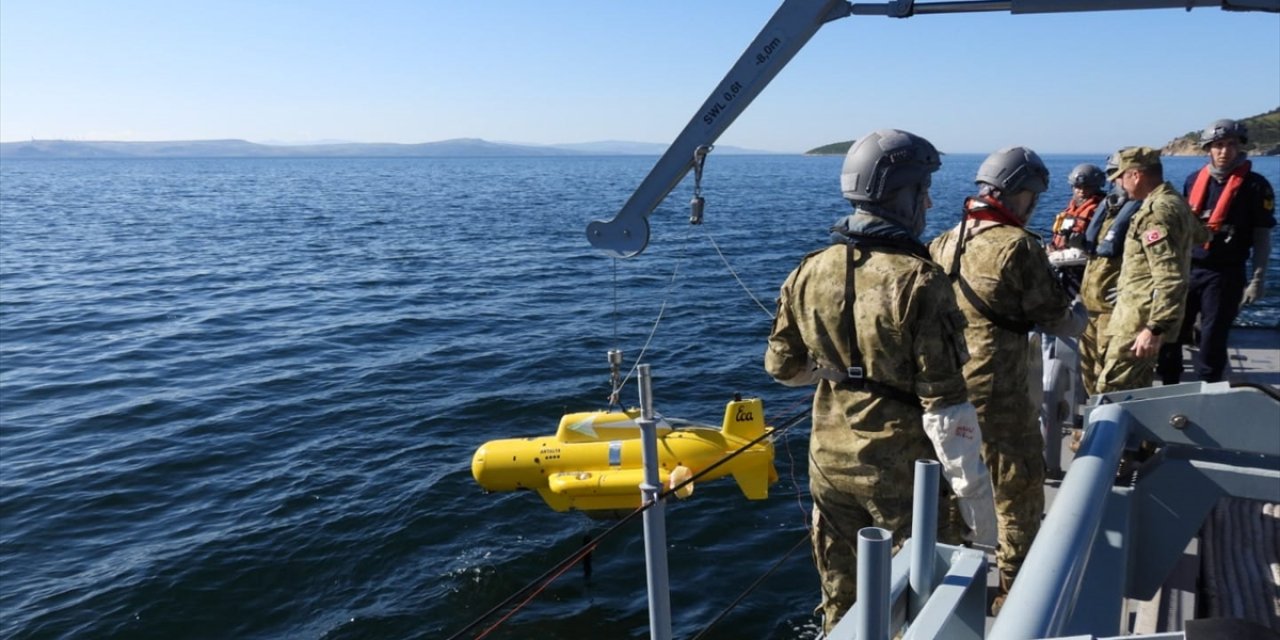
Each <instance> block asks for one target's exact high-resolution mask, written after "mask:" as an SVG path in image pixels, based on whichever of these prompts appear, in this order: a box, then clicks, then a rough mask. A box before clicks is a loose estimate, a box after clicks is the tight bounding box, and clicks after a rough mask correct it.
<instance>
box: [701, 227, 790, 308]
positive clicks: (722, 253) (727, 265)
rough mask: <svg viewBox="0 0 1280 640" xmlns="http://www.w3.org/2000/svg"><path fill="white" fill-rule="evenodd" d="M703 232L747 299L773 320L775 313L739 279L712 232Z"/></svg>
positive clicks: (705, 230) (705, 229)
mask: <svg viewBox="0 0 1280 640" xmlns="http://www.w3.org/2000/svg"><path fill="white" fill-rule="evenodd" d="M702 231H703V233H705V234H707V239H708V240H710V241H711V246H712V247H714V248H715V250H716V253H718V254H720V261H721V262H723V263H724V267H725V268H726V269H728V270H729V274H730V275H732V276H733V279H734V280H737V281H738V285H739V286H741V287H742V290H743V291H746V292H747V297H749V298H751V300H752V302H755V303H756V306H757V307H760V310H761V311H763V312H764V314H765V315H766V316H769V318H770V319H772V318H773V312H772V311H770V310H769V309H767V308H766V307H765V306H764V304H762V303H761V302H760V299H759V298H757V297H756V294H754V293H751V289H750V288H748V287H747V283H745V282H743V281H742V278H739V277H738V272H737V271H734V270H733V266H732V265H730V264H729V259H728V258H726V257H725V256H724V252H723V251H721V250H720V245H718V244H716V239H715V238H713V237H712V236H711V231H710V230H708V229H707V228H706V227H705V226H704V227H702Z"/></svg>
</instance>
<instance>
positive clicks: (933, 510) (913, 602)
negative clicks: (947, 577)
mask: <svg viewBox="0 0 1280 640" xmlns="http://www.w3.org/2000/svg"><path fill="white" fill-rule="evenodd" d="M941 467H942V465H940V464H938V461H937V460H916V477H915V494H914V497H913V498H912V500H911V511H912V513H911V577H910V584H911V591H910V596H909V597H908V599H907V620H915V618H916V616H917V615H919V613H920V610H921V609H923V608H924V603H925V602H927V601H928V600H929V595H930V594H932V593H933V578H934V558H935V557H936V556H937V550H936V547H937V544H938V482H939V477H940V469H941Z"/></svg>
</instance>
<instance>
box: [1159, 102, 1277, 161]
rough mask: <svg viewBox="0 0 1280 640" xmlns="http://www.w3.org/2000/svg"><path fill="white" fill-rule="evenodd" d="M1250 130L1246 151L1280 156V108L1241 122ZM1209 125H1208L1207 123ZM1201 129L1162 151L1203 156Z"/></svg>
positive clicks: (1190, 132) (1173, 154) (1167, 145)
mask: <svg viewBox="0 0 1280 640" xmlns="http://www.w3.org/2000/svg"><path fill="white" fill-rule="evenodd" d="M1241 122H1243V123H1244V126H1246V127H1248V128H1249V143H1248V144H1246V145H1244V150H1245V151H1247V152H1248V153H1249V155H1251V156H1280V108H1276V109H1272V110H1271V111H1268V112H1266V113H1260V114H1258V115H1256V116H1252V117H1249V118H1245V119H1243V120H1241ZM1205 124H1208V123H1205ZM1201 131H1202V130H1201V129H1196V130H1195V131H1188V132H1187V133H1186V134H1185V135H1183V136H1181V137H1179V138H1175V139H1174V140H1171V141H1170V142H1169V144H1166V145H1165V146H1164V148H1163V149H1161V150H1160V152H1161V153H1163V154H1164V155H1166V156H1202V155H1205V152H1204V150H1203V149H1201V148H1200V132H1201Z"/></svg>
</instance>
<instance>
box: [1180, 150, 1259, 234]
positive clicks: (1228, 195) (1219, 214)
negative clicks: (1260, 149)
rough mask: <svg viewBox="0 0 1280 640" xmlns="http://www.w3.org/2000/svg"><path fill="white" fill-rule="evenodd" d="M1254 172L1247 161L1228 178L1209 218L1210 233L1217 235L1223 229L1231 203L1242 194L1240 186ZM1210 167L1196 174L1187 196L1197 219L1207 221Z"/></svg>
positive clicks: (1207, 222) (1206, 224)
mask: <svg viewBox="0 0 1280 640" xmlns="http://www.w3.org/2000/svg"><path fill="white" fill-rule="evenodd" d="M1252 170H1253V163H1252V162H1249V161H1248V160H1245V161H1244V162H1242V163H1240V166H1238V167H1236V168H1235V169H1233V170H1232V171H1231V173H1230V174H1229V175H1228V176H1227V184H1226V186H1224V187H1223V188H1222V194H1221V195H1219V196H1218V202H1217V203H1216V204H1215V205H1214V206H1213V212H1212V213H1211V214H1210V215H1209V216H1208V220H1207V221H1206V222H1205V226H1206V227H1208V228H1209V232H1210V233H1217V232H1218V231H1219V230H1221V229H1222V224H1223V223H1224V222H1226V220H1227V211H1228V210H1230V209H1231V201H1232V200H1235V199H1236V194H1237V193H1239V192H1240V185H1243V184H1244V179H1245V177H1246V176H1248V175H1249V172H1250V171H1252ZM1210 177H1212V176H1211V174H1210V173H1209V167H1208V166H1207V165H1206V166H1205V167H1203V168H1201V169H1200V173H1198V174H1196V181H1195V183H1194V184H1192V185H1191V194H1190V195H1188V196H1187V203H1188V204H1190V205H1191V210H1192V211H1193V212H1195V214H1196V217H1198V218H1200V219H1201V220H1205V212H1204V211H1203V209H1204V205H1205V202H1206V201H1208V199H1209V179H1210Z"/></svg>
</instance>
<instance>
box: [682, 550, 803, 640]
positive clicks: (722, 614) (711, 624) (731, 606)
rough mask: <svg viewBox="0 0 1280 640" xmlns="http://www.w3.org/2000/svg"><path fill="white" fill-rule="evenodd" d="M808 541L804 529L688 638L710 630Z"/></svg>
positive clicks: (699, 635) (693, 639)
mask: <svg viewBox="0 0 1280 640" xmlns="http://www.w3.org/2000/svg"><path fill="white" fill-rule="evenodd" d="M808 541H809V532H808V531H805V533H804V535H802V536H800V539H799V540H797V541H796V543H795V544H794V545H791V548H790V549H788V550H787V552H786V553H784V554H782V557H781V558H778V561H777V562H775V563H773V566H771V567H769V570H768V571H765V572H764V573H763V574H761V576H760V577H759V578H756V580H755V582H752V583H751V585H750V586H748V587H747V588H746V590H745V591H743V592H742V593H740V594H738V597H737V598H735V599H734V601H733V602H730V603H729V606H728V607H725V609H724V611H721V612H720V614H719V615H717V616H716V617H715V619H714V620H712V621H711V622H709V623H707V626H705V627H703V628H702V631H699V632H698V635H696V636H694V637H693V638H690V640H698V639H699V638H701V637H702V636H704V635H706V634H707V632H708V631H711V627H714V626H716V624H717V623H719V622H720V621H721V620H723V619H724V617H725V616H727V615H729V612H731V611H733V610H734V609H735V608H737V606H738V604H739V603H741V602H742V600H743V599H744V598H746V597H747V596H749V595H751V593H752V592H753V591H755V590H756V589H757V588H759V587H760V583H762V582H764V580H765V578H768V577H769V576H771V575H773V572H775V571H777V570H778V569H779V568H780V567H781V566H782V563H784V562H786V561H787V558H790V557H791V554H793V553H795V552H796V549H799V548H800V545H803V544H804V543H806V542H808Z"/></svg>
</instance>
